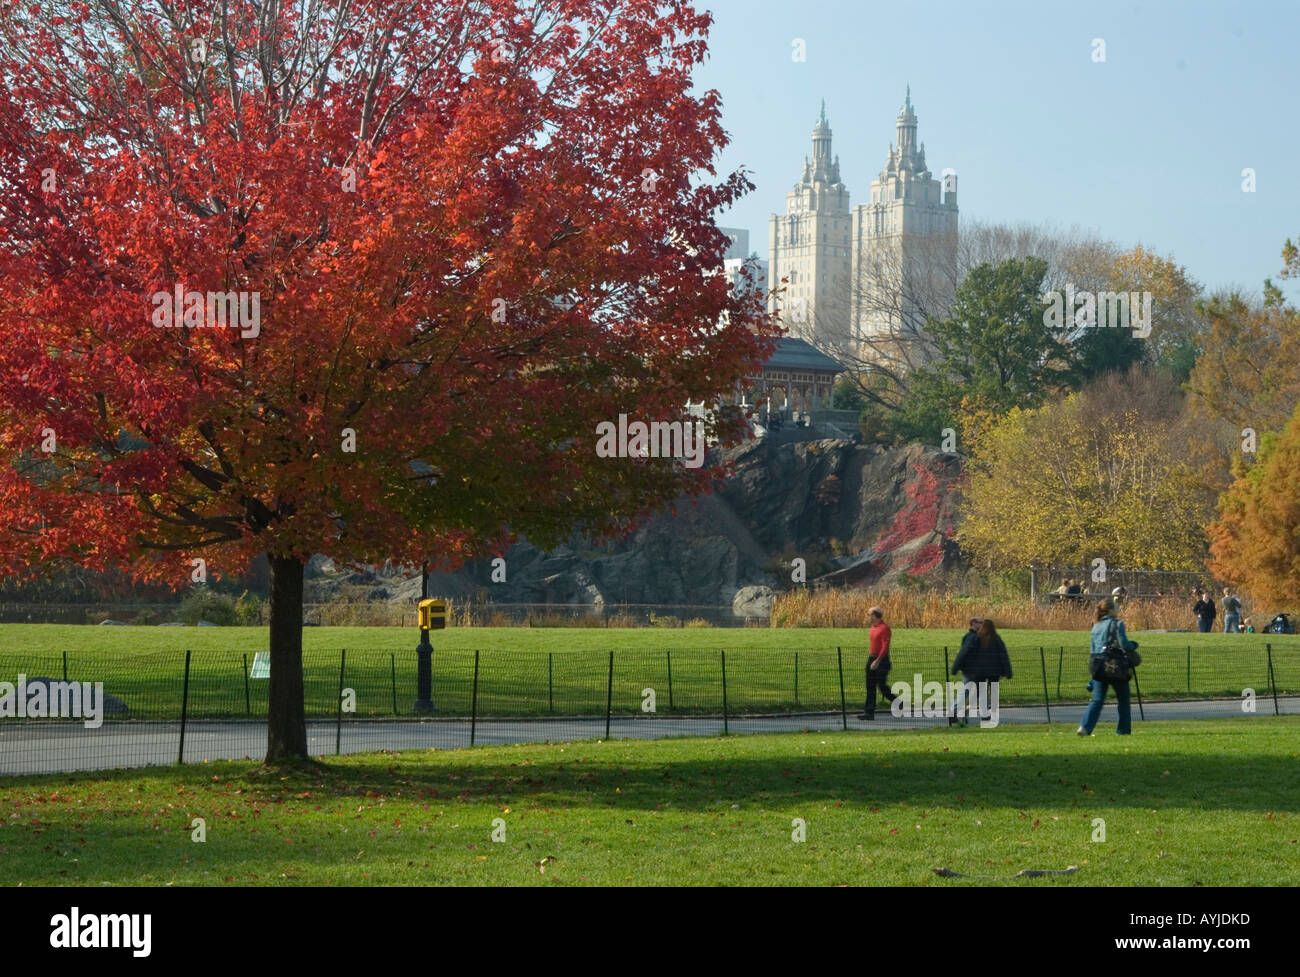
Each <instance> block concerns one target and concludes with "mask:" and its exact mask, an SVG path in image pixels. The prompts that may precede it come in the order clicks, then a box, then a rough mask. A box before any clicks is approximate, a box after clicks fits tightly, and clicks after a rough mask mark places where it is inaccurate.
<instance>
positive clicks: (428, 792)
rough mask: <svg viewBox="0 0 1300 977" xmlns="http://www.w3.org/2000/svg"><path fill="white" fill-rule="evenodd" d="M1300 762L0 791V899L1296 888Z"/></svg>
mask: <svg viewBox="0 0 1300 977" xmlns="http://www.w3.org/2000/svg"><path fill="white" fill-rule="evenodd" d="M1298 764H1300V719H1297V718H1294V717H1282V718H1277V719H1275V718H1272V717H1265V716H1258V717H1242V718H1239V719H1228V720H1199V721H1178V722H1161V723H1151V724H1144V725H1142V726H1140V727H1139V728H1138V731H1137V733H1136V734H1135V735H1133V736H1131V737H1126V738H1120V737H1116V736H1114V735H1113V734H1108V733H1105V732H1098V734H1097V735H1096V736H1094V737H1093V738H1091V739H1086V740H1084V739H1079V738H1077V737H1076V736H1075V735H1074V734H1073V731H1072V730H1071V729H1069V728H1065V729H1062V728H1059V727H1056V728H1048V727H1043V726H1017V727H1008V726H1001V727H998V728H996V729H991V730H980V729H977V728H969V729H939V730H925V731H919V732H867V733H863V732H848V733H820V734H805V733H800V734H776V735H761V736H739V737H737V736H733V737H728V738H718V739H688V740H660V741H652V742H645V741H615V742H580V743H566V744H563V745H534V746H510V747H488V748H480V749H476V750H459V751H451V752H432V751H429V752H424V751H421V752H406V753H400V754H371V755H362V756H350V757H341V758H337V759H331V760H330V762H329V763H327V764H326V765H324V766H322V767H320V768H318V769H317V770H314V771H306V772H300V773H294V774H283V773H273V772H269V771H266V770H263V769H261V768H259V767H257V765H255V764H251V763H247V762H242V763H236V762H228V763H227V762H222V763H216V764H201V765H192V766H188V767H181V768H166V769H151V770H137V771H119V772H115V773H113V774H107V775H103V774H65V775H58V776H47V777H36V778H22V779H12V778H11V779H6V780H0V805H2V806H0V809H2V810H3V812H4V814H3V817H0V884H9V885H12V884H17V883H23V884H27V885H31V884H56V885H58V884H69V885H99V884H105V883H109V884H122V885H166V884H172V883H175V884H178V885H221V884H237V885H247V884H270V885H283V884H305V885H349V884H362V885H366V884H439V883H450V884H481V885H530V884H531V885H574V884H584V883H591V884H625V883H636V884H655V883H673V884H733V885H737V884H741V885H743V884H750V885H752V884H759V885H762V884H813V885H835V884H872V883H875V884H890V885H945V886H949V885H970V884H987V883H975V882H970V881H963V880H957V879H941V878H938V877H937V876H935V875H934V874H933V869H935V868H937V867H946V868H949V869H952V870H953V871H956V872H960V873H963V874H967V875H989V876H1010V875H1013V874H1014V873H1016V872H1017V871H1019V870H1021V869H1063V868H1066V867H1067V866H1070V865H1077V866H1079V870H1078V872H1076V873H1075V874H1073V875H1068V876H1057V877H1051V876H1049V877H1045V878H1038V879H1021V880H1017V881H1016V882H1015V883H1014V884H1016V885H1105V884H1118V885H1143V886H1150V885H1195V884H1202V885H1296V884H1300V788H1298V786H1297V778H1296V774H1295V772H1296V770H1297V765H1298ZM198 817H201V818H204V819H206V830H207V840H206V841H205V842H203V843H201V844H200V843H196V842H194V841H193V840H192V839H191V823H192V819H193V818H198ZM498 818H499V819H501V820H502V821H503V822H504V826H505V840H504V841H503V842H499V843H498V842H493V841H492V840H491V835H492V831H493V821H494V819H498ZM796 818H798V819H802V820H803V822H804V823H805V825H806V841H804V842H802V843H798V842H795V841H793V840H792V836H791V835H792V824H793V822H794V820H795V819H796ZM1097 818H1101V819H1104V821H1105V833H1106V836H1105V841H1104V842H1094V841H1092V838H1093V836H1094V833H1095V831H1096V827H1095V826H1094V819H1097ZM539 863H540V868H539Z"/></svg>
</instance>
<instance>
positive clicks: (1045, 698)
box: [1038, 645, 1052, 723]
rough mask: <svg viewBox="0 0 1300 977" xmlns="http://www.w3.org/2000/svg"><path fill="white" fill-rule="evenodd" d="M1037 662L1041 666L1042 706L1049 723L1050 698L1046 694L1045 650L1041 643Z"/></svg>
mask: <svg viewBox="0 0 1300 977" xmlns="http://www.w3.org/2000/svg"><path fill="white" fill-rule="evenodd" d="M1038 662H1039V664H1040V665H1042V666H1043V706H1044V708H1046V709H1047V721H1048V723H1051V721H1052V700H1051V697H1050V696H1049V695H1048V694H1047V651H1046V650H1045V649H1044V648H1043V647H1042V645H1039V647H1038Z"/></svg>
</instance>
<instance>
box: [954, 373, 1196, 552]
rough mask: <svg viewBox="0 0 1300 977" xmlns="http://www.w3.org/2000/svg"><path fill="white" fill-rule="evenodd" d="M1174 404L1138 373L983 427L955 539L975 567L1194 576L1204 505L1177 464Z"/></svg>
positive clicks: (1164, 386)
mask: <svg viewBox="0 0 1300 977" xmlns="http://www.w3.org/2000/svg"><path fill="white" fill-rule="evenodd" d="M1181 401H1182V395H1181V394H1180V393H1179V392H1178V390H1177V388H1176V387H1175V386H1174V384H1173V381H1172V380H1171V379H1169V378H1168V377H1165V376H1160V375H1156V376H1153V375H1150V374H1148V373H1144V372H1142V371H1140V370H1136V369H1135V370H1133V371H1130V372H1129V373H1128V374H1123V375H1121V374H1113V375H1107V376H1106V377H1103V378H1102V379H1101V380H1100V381H1098V382H1097V383H1095V384H1093V385H1092V386H1090V387H1089V388H1088V389H1087V390H1086V391H1084V392H1082V393H1075V394H1070V395H1068V396H1066V397H1064V398H1062V399H1058V400H1055V401H1053V402H1051V403H1049V404H1047V405H1045V406H1044V407H1041V408H1039V409H1037V410H1012V411H1011V412H1009V413H1008V414H1007V415H1005V416H1004V417H1003V418H1001V419H1000V420H999V421H998V422H997V423H995V424H993V425H992V426H991V427H989V428H988V429H986V430H985V432H984V433H983V435H982V436H981V437H980V438H979V440H978V441H977V442H976V443H975V445H974V447H973V450H972V452H971V456H970V460H969V465H968V469H967V471H968V481H967V485H966V488H965V492H964V498H963V504H962V511H963V521H962V525H961V528H960V530H959V531H958V533H957V538H958V541H959V542H960V544H961V546H962V548H963V549H964V550H965V551H966V552H967V553H968V554H969V556H970V557H972V558H973V559H974V560H975V561H976V562H979V563H981V564H984V563H987V564H990V565H992V566H994V567H996V568H999V569H1011V568H1016V567H1024V566H1027V565H1029V564H1031V563H1048V564H1055V565H1060V566H1084V565H1087V564H1089V563H1090V562H1091V561H1092V560H1093V559H1095V558H1097V557H1100V558H1102V559H1104V560H1106V561H1107V563H1108V564H1110V565H1111V566H1123V567H1150V568H1158V569H1164V570H1197V569H1200V568H1201V566H1202V563H1203V560H1204V558H1205V552H1206V540H1205V534H1204V531H1203V529H1202V527H1203V526H1204V525H1205V523H1206V522H1207V521H1208V519H1209V518H1210V517H1211V516H1212V514H1213V506H1214V500H1213V497H1212V496H1208V495H1207V494H1206V493H1205V492H1204V491H1203V490H1202V489H1200V488H1199V487H1198V484H1197V482H1196V480H1195V478H1194V471H1193V469H1192V468H1191V466H1190V465H1189V464H1188V463H1187V462H1186V461H1185V460H1184V449H1183V445H1184V444H1185V439H1186V434H1185V432H1184V431H1182V430H1181V428H1182V425H1183V423H1184V421H1183V416H1184V415H1183V411H1182V403H1181Z"/></svg>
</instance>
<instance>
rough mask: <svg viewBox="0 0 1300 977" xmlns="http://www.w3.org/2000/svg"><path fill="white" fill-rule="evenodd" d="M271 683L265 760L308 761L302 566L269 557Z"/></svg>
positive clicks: (289, 559)
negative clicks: (303, 662) (304, 690)
mask: <svg viewBox="0 0 1300 977" xmlns="http://www.w3.org/2000/svg"><path fill="white" fill-rule="evenodd" d="M270 561H271V682H270V688H269V689H268V690H267V724H266V759H267V762H268V763H271V762H274V761H278V760H291V759H306V758H307V719H306V716H305V715H304V711H303V688H302V578H303V565H302V563H301V561H299V560H298V559H297V557H294V556H275V555H270Z"/></svg>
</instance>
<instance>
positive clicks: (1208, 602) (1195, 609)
mask: <svg viewBox="0 0 1300 977" xmlns="http://www.w3.org/2000/svg"><path fill="white" fill-rule="evenodd" d="M1196 593H1197V596H1198V597H1200V600H1198V601H1197V602H1196V603H1195V604H1193V605H1192V613H1193V614H1195V615H1196V629H1197V630H1198V631H1200V632H1201V634H1209V633H1210V632H1211V631H1212V630H1213V629H1214V616H1215V613H1216V611H1215V609H1214V598H1213V597H1211V596H1210V595H1209V593H1208V592H1207V591H1204V590H1198V591H1197V592H1196Z"/></svg>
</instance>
